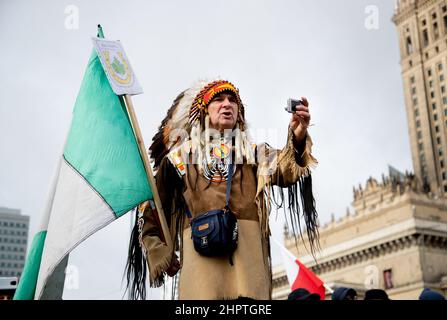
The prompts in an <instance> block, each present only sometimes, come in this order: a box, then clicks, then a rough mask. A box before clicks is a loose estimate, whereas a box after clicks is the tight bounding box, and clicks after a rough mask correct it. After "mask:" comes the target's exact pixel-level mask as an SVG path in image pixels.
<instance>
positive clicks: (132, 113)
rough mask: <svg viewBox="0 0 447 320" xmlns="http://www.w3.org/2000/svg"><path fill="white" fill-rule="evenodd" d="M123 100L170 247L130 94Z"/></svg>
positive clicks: (163, 215) (170, 244)
mask: <svg viewBox="0 0 447 320" xmlns="http://www.w3.org/2000/svg"><path fill="white" fill-rule="evenodd" d="M124 101H125V102H126V107H127V112H128V114H129V117H130V123H131V125H132V127H133V131H134V134H135V139H136V140H137V144H138V149H139V150H140V154H141V158H142V159H143V164H144V169H145V170H146V174H147V179H148V182H149V186H150V187H151V190H152V195H153V196H154V202H155V207H156V208H157V212H158V220H159V221H160V226H161V229H162V230H161V231H162V232H163V236H164V239H165V240H166V245H167V246H168V247H169V248H172V239H171V234H170V232H169V228H168V224H167V223H166V217H165V214H164V211H163V207H162V205H161V201H160V196H159V194H158V190H157V185H156V184H155V179H154V174H153V172H152V168H151V166H150V163H149V157H148V155H147V153H146V148H145V146H144V142H143V138H142V135H141V131H140V126H139V125H138V120H137V117H136V115H135V111H134V108H133V104H132V100H131V98H130V95H128V94H126V95H124Z"/></svg>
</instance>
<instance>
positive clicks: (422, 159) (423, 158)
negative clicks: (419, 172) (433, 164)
mask: <svg viewBox="0 0 447 320" xmlns="http://www.w3.org/2000/svg"><path fill="white" fill-rule="evenodd" d="M419 158H420V159H421V162H422V163H425V154H424V153H423V152H421V154H420V156H419Z"/></svg>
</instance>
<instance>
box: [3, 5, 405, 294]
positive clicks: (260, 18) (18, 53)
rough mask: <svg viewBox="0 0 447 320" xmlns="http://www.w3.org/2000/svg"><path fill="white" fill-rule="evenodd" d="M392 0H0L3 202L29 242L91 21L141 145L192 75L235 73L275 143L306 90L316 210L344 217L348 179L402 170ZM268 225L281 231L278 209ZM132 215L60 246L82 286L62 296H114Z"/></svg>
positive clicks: (249, 108) (253, 119)
mask: <svg viewBox="0 0 447 320" xmlns="http://www.w3.org/2000/svg"><path fill="white" fill-rule="evenodd" d="M394 2H395V1H393V0H368V1H365V0H337V1H334V0H309V1H304V0H294V1H292V0H274V1H273V0H271V1H261V0H257V1H254V0H252V1H241V0H230V1H213V2H210V1H205V0H200V1H198V0H190V1H180V0H175V1H174V0H167V1H153V0H152V1H126V2H123V1H94V2H93V1H12V0H10V1H7V0H0V44H1V50H0V70H1V74H2V77H1V79H0V93H1V96H2V99H1V101H0V150H1V155H2V156H1V165H0V178H1V179H0V206H4V207H10V208H17V209H21V210H22V214H25V215H29V216H30V217H31V224H30V237H29V242H30V241H31V240H32V236H33V235H34V233H35V232H36V230H37V228H38V225H39V223H40V215H41V212H42V209H43V206H44V203H45V200H46V196H47V192H48V188H49V186H50V181H51V177H52V174H53V171H54V170H55V167H56V164H57V161H58V160H59V156H60V154H61V152H62V149H63V144H64V141H65V136H66V133H67V130H68V129H69V126H70V121H71V112H72V108H73V105H74V102H75V99H76V95H77V93H78V90H79V87H80V84H81V80H82V77H83V74H84V71H85V67H86V64H87V60H88V58H89V55H90V53H91V50H92V43H91V39H90V37H91V36H95V35H96V25H97V24H98V23H101V24H102V26H103V28H104V32H105V36H106V37H107V38H109V39H115V40H121V42H122V43H123V46H124V48H125V50H126V53H127V55H128V57H129V59H130V61H131V63H132V66H133V68H134V71H135V73H136V75H137V77H138V78H139V81H140V83H141V85H142V87H143V89H144V94H142V95H139V96H136V97H134V99H133V101H134V105H135V108H136V113H137V116H138V119H139V122H140V126H141V129H142V132H143V137H144V140H145V142H146V145H148V144H149V142H150V140H151V138H152V136H153V134H154V133H155V132H156V128H157V127H158V125H159V123H160V121H161V120H162V119H163V117H164V115H165V113H166V110H167V108H168V107H169V106H170V105H171V102H172V100H173V99H174V98H175V97H176V95H177V94H178V93H179V92H180V91H182V90H184V89H185V88H187V87H189V86H190V85H191V84H192V83H193V82H194V81H195V80H197V79H198V78H203V77H214V76H222V77H224V78H227V79H229V80H230V81H232V82H233V83H234V84H235V85H236V86H238V87H239V89H240V93H241V97H242V100H243V102H244V103H245V105H246V118H247V121H248V122H249V124H250V128H251V131H252V134H253V136H254V138H255V139H256V141H257V142H260V141H267V142H269V143H270V144H272V145H273V146H275V147H282V146H283V145H284V142H285V139H286V132H287V125H288V121H289V115H288V114H287V113H286V112H285V111H284V110H283V108H284V106H285V105H286V101H287V98H289V97H300V96H306V97H308V99H309V101H310V110H311V114H312V121H311V122H312V123H313V124H314V125H313V126H312V127H311V128H310V129H309V133H310V135H311V137H312V139H313V141H314V148H313V154H314V156H315V157H316V158H317V159H318V161H319V166H318V167H317V169H316V170H315V171H314V173H313V181H314V192H315V197H316V201H317V209H318V212H319V215H320V221H321V222H322V223H325V222H327V221H329V220H330V216H331V213H334V215H335V216H336V217H341V216H343V215H344V214H345V212H346V208H347V207H348V206H350V204H351V202H352V187H353V186H354V185H356V186H357V185H358V184H359V183H362V184H364V183H365V182H366V180H367V179H368V178H369V177H370V176H373V177H375V178H377V179H380V177H381V174H382V173H386V172H387V165H388V164H391V165H392V166H394V167H396V168H397V169H399V170H402V171H405V170H407V169H408V170H411V169H412V164H411V155H410V149H409V139H408V128H407V122H406V119H407V118H406V114H405V107H404V101H403V90H402V81H401V70H400V65H399V48H398V42H397V33H396V30H395V26H394V24H393V23H392V22H391V17H392V14H393V10H394ZM69 5H74V6H76V8H77V9H78V10H79V27H78V28H75V29H70V28H67V27H66V26H67V22H68V27H72V26H73V24H70V22H73V20H71V19H70V17H72V16H71V15H70V13H72V12H73V11H70V7H68V8H67V6H69ZM368 6H373V7H372V9H371V7H368ZM66 10H68V11H66ZM370 10H373V11H370ZM374 10H377V13H378V15H377V18H378V20H374V21H372V22H371V19H373V18H374V17H372V14H374V12H375V11H374ZM67 17H68V18H67ZM371 17H372V18H371ZM74 18H75V17H74ZM67 19H68V20H67ZM365 21H366V23H367V26H373V27H374V26H375V25H377V26H378V28H377V29H376V28H372V29H371V28H367V27H366V26H365ZM371 23H372V24H371ZM374 23H377V24H374ZM259 131H260V134H256V133H258V132H259ZM262 132H264V133H265V132H270V134H264V135H263V134H262ZM272 132H273V134H272ZM272 226H273V234H274V236H275V237H276V238H277V239H279V240H282V220H281V219H278V221H276V222H275V221H272ZM129 228H130V222H129V217H127V216H125V217H124V218H122V219H119V220H118V221H116V222H114V223H112V224H111V225H110V226H109V227H107V228H105V229H103V230H101V231H100V232H98V233H97V234H95V235H93V236H92V237H91V238H89V239H88V240H87V241H85V242H84V243H83V244H81V245H80V246H79V247H78V248H77V249H76V250H75V251H74V252H73V253H72V254H71V256H70V265H73V266H74V267H75V268H76V269H75V270H77V271H78V272H79V283H78V284H79V287H78V288H77V289H71V290H69V289H66V290H65V292H64V298H66V299H120V297H121V295H122V292H123V290H122V289H121V288H120V285H121V276H122V272H123V269H124V265H125V261H126V249H127V245H128V238H129ZM274 251H275V252H274V255H273V256H274V264H275V265H276V264H279V263H281V260H280V256H279V255H278V254H277V252H276V251H277V250H276V248H274ZM74 287H76V285H74ZM159 296H160V295H159V291H154V292H152V296H151V297H152V298H159Z"/></svg>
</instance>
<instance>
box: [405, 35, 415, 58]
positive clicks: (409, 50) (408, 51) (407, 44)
mask: <svg viewBox="0 0 447 320" xmlns="http://www.w3.org/2000/svg"><path fill="white" fill-rule="evenodd" d="M406 46H407V55H410V54H412V53H413V45H412V44H411V38H410V37H407V40H406Z"/></svg>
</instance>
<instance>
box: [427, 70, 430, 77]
mask: <svg viewBox="0 0 447 320" xmlns="http://www.w3.org/2000/svg"><path fill="white" fill-rule="evenodd" d="M427 74H428V76H429V77H431V69H430V68H428V69H427Z"/></svg>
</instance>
